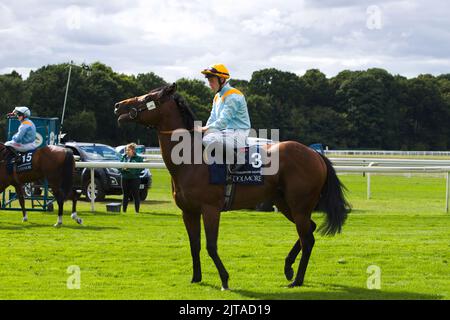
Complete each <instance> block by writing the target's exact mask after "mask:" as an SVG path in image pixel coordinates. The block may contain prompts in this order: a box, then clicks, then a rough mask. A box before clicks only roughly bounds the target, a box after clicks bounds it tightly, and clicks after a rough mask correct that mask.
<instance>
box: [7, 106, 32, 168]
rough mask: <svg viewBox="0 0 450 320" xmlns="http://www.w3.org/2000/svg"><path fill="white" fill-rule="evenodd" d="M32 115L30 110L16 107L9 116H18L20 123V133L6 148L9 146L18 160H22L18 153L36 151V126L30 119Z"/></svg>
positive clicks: (14, 136)
mask: <svg viewBox="0 0 450 320" xmlns="http://www.w3.org/2000/svg"><path fill="white" fill-rule="evenodd" d="M30 115H31V112H30V109H28V108H27V107H15V108H14V110H13V112H11V113H9V114H8V116H16V117H17V118H18V119H19V121H20V126H19V129H18V132H17V133H16V134H15V135H13V137H12V139H11V141H8V142H6V143H5V146H8V147H9V149H10V150H11V151H12V152H13V153H14V155H15V156H16V160H20V157H19V155H18V153H17V151H19V152H26V151H30V150H33V149H36V144H35V140H36V126H35V125H34V123H33V122H32V121H31V120H30V119H29V117H30Z"/></svg>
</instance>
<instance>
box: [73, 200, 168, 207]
mask: <svg viewBox="0 0 450 320" xmlns="http://www.w3.org/2000/svg"><path fill="white" fill-rule="evenodd" d="M78 201H79V202H82V203H91V201H90V200H86V199H80V200H78ZM130 201H131V203H133V201H132V200H130ZM111 202H116V203H119V202H120V203H122V198H120V199H117V198H116V199H113V198H111V199H105V200H103V201H95V205H96V206H97V205H100V206H101V205H106V204H108V203H111ZM167 203H172V201H168V200H144V201H141V205H142V204H148V205H152V204H153V205H157V204H167Z"/></svg>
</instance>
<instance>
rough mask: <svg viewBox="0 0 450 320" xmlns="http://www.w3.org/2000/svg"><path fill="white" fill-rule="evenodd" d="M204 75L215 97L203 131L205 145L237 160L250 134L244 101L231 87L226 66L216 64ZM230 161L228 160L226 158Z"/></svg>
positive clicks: (235, 167) (240, 94)
mask: <svg viewBox="0 0 450 320" xmlns="http://www.w3.org/2000/svg"><path fill="white" fill-rule="evenodd" d="M201 73H202V74H204V75H205V78H207V79H208V82H209V86H210V88H211V89H212V90H213V91H214V93H215V94H216V95H215V97H214V100H213V103H212V110H211V114H210V116H209V119H208V121H207V122H206V126H204V127H201V131H202V132H205V133H206V134H205V136H204V137H203V145H204V146H205V150H206V151H208V147H209V146H211V147H213V146H214V147H215V148H216V150H219V149H220V150H221V151H223V150H224V151H225V152H226V154H227V155H233V156H234V148H235V146H236V147H237V148H240V147H244V146H245V143H246V138H247V136H248V135H249V132H250V117H249V114H248V109H247V102H246V101H245V97H244V95H243V94H242V92H240V91H239V90H237V89H235V88H233V87H231V86H230V84H229V83H228V81H229V79H230V73H229V72H228V69H227V68H226V67H225V66H224V65H223V64H215V65H212V66H210V67H209V68H207V69H204V70H203V71H202V72H201ZM227 158H228V156H227ZM238 163H239V164H238V165H236V166H234V171H237V170H238V169H239V167H241V166H242V162H241V161H238Z"/></svg>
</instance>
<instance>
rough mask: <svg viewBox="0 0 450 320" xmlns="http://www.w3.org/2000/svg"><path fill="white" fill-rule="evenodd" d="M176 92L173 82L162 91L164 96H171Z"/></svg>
mask: <svg viewBox="0 0 450 320" xmlns="http://www.w3.org/2000/svg"><path fill="white" fill-rule="evenodd" d="M176 91H177V84H176V83H175V82H174V83H172V84H171V85H169V86H167V87H166V88H165V89H164V94H163V95H164V96H168V95H172V94H174V93H175V92H176Z"/></svg>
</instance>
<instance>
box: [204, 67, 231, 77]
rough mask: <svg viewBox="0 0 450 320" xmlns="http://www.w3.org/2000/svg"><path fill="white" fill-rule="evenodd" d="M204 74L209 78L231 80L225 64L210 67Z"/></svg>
mask: <svg viewBox="0 0 450 320" xmlns="http://www.w3.org/2000/svg"><path fill="white" fill-rule="evenodd" d="M202 73H203V74H204V75H206V77H208V75H211V76H217V77H219V78H224V79H229V78H230V73H229V72H228V69H227V67H225V66H224V65H223V64H221V63H218V64H213V65H212V66H210V67H208V68H207V69H205V70H203V71H202Z"/></svg>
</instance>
